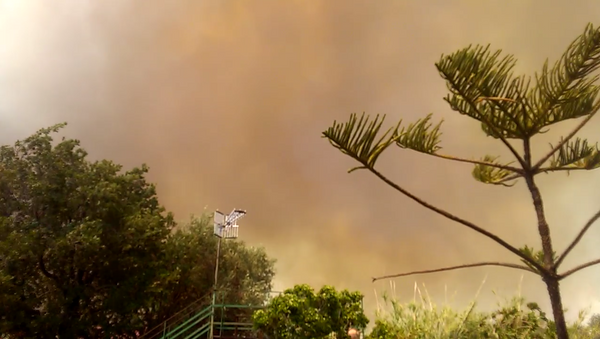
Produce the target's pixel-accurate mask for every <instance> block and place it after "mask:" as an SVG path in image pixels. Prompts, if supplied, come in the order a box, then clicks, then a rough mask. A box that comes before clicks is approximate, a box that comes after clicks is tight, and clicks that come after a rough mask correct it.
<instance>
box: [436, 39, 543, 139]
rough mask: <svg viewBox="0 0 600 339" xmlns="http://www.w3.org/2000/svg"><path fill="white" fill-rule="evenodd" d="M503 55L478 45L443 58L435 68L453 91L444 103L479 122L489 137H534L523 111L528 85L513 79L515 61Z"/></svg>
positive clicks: (528, 118)
mask: <svg viewBox="0 0 600 339" xmlns="http://www.w3.org/2000/svg"><path fill="white" fill-rule="evenodd" d="M500 54H501V51H500V50H499V51H496V52H494V53H490V51H489V45H488V46H486V47H483V46H479V45H477V46H475V47H472V46H469V47H467V48H465V49H462V50H459V51H458V52H455V53H453V54H451V55H448V56H442V57H441V59H440V61H438V62H437V63H436V68H437V69H438V71H439V72H440V75H441V76H442V78H444V79H445V80H446V84H447V87H448V89H449V90H450V94H449V95H447V96H446V98H444V100H445V101H446V102H448V104H449V105H450V107H451V108H452V110H454V111H457V112H459V113H460V114H464V115H467V116H469V117H471V118H473V119H475V120H477V121H480V122H481V123H482V129H483V131H484V132H485V133H486V134H487V135H489V136H492V137H494V138H500V137H503V138H521V139H522V138H524V137H526V136H528V135H530V134H532V133H533V130H532V129H531V123H530V122H529V121H530V117H529V115H528V114H527V112H526V111H525V110H524V109H523V107H524V106H526V104H527V103H526V100H525V93H527V89H528V86H529V81H528V80H527V81H526V79H525V77H517V78H513V76H512V72H511V71H512V69H513V68H514V66H515V59H514V57H513V56H512V55H506V56H504V57H502V58H501V57H500Z"/></svg>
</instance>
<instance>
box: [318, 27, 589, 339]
mask: <svg viewBox="0 0 600 339" xmlns="http://www.w3.org/2000/svg"><path fill="white" fill-rule="evenodd" d="M501 54H502V53H501V51H496V52H491V51H490V48H489V46H487V47H486V46H479V45H477V46H469V47H467V48H464V49H462V50H459V51H457V52H455V53H453V54H450V55H442V57H441V59H440V60H439V61H438V62H437V63H436V64H435V66H436V68H437V70H438V71H439V73H440V75H441V76H442V78H443V79H444V80H445V81H446V84H447V87H448V90H449V92H450V93H449V94H448V95H447V96H446V97H445V101H446V102H448V104H449V105H450V108H451V109H452V110H453V111H456V112H458V113H460V114H462V115H465V116H467V117H470V118H472V119H475V120H477V121H479V122H480V123H481V128H482V130H483V132H484V133H485V134H486V135H488V136H491V137H493V138H495V139H497V140H499V141H500V142H502V144H503V145H504V146H506V148H508V150H509V151H510V152H511V153H512V155H513V156H514V158H515V159H516V164H515V165H513V164H512V163H508V164H503V163H500V162H499V161H498V157H495V156H490V155H486V156H484V157H483V158H482V159H481V160H470V159H463V158H458V157H454V156H450V155H445V154H442V153H440V150H441V147H440V135H441V132H440V127H441V124H442V121H440V122H439V123H437V124H433V123H432V122H431V118H432V116H431V114H430V115H428V116H426V117H425V118H422V119H419V120H418V121H416V122H414V123H411V124H409V125H408V126H403V124H402V121H400V122H398V124H397V125H396V126H394V127H392V128H390V129H388V130H387V132H385V133H383V135H381V134H380V131H381V127H382V123H383V121H384V119H385V116H383V117H382V118H380V117H379V115H378V116H376V117H375V119H370V117H369V116H366V115H365V114H364V113H363V115H362V116H360V117H359V116H357V115H356V114H352V115H351V116H350V119H349V120H348V121H347V122H345V123H339V122H337V121H334V123H333V126H331V127H330V128H328V129H327V130H326V131H325V132H323V136H324V137H325V138H327V139H328V140H329V141H330V142H331V144H332V145H333V146H334V147H336V148H337V149H339V150H340V151H341V152H342V153H344V154H346V155H348V156H350V157H352V158H354V159H355V160H356V161H358V162H359V163H360V164H361V165H360V166H359V167H355V168H353V169H351V170H350V171H349V172H352V171H354V170H357V169H366V170H368V171H370V172H372V173H373V174H374V175H376V176H377V177H378V178H379V179H381V180H382V181H383V182H385V183H386V184H387V185H389V186H391V187H392V188H394V189H395V190H397V191H398V192H400V193H401V194H403V195H405V196H407V197H409V198H410V199H412V200H413V201H415V202H417V203H418V204H420V205H422V206H423V207H425V208H427V209H429V210H431V211H433V212H435V213H438V214H440V215H442V216H444V217H446V218H448V219H450V220H452V221H454V222H457V223H459V224H462V225H463V226H465V227H468V228H470V229H471V230H473V231H475V232H477V233H479V234H481V235H483V236H485V237H487V238H489V239H491V240H493V241H495V242H496V243H498V244H500V245H501V246H502V247H504V248H505V249H507V250H508V251H510V252H512V253H513V254H514V255H516V256H517V257H519V258H520V260H521V261H522V262H523V263H524V265H520V264H514V263H507V262H478V263H472V264H466V265H460V266H453V267H444V268H439V269H433V270H424V271H416V272H407V273H402V274H396V275H389V276H384V277H378V278H373V281H375V280H378V279H384V278H392V277H400V276H407V275H414V274H424V273H434V272H442V271H448V270H455V269H461V268H468V267H479V266H503V267H509V268H513V269H519V270H524V271H528V272H531V273H534V274H537V275H538V276H540V277H541V279H542V280H543V282H544V283H545V284H546V286H547V289H548V295H549V297H550V302H551V304H552V312H553V314H554V319H555V324H556V332H557V336H558V338H560V339H566V338H568V333H567V325H566V322H565V317H564V310H563V306H562V300H561V293H560V287H559V283H560V281H561V280H562V279H565V278H566V277H568V276H570V275H572V274H574V273H576V272H578V271H580V270H582V269H584V268H587V267H590V266H592V265H596V264H599V263H600V259H598V260H593V261H590V262H587V263H584V264H581V265H579V266H577V267H574V268H572V269H569V270H566V271H563V272H561V273H558V268H559V267H560V265H561V264H562V262H563V261H564V259H565V258H566V257H567V256H568V255H569V253H570V252H571V251H572V250H573V248H574V247H575V246H576V245H577V243H579V241H580V240H581V239H582V237H583V236H584V234H585V233H586V232H587V231H588V230H589V228H590V227H591V226H592V224H593V223H594V222H595V221H596V220H597V219H598V218H600V211H598V212H597V213H596V214H594V215H593V216H592V217H591V218H590V219H589V221H588V222H587V223H586V224H585V225H584V226H583V227H582V229H581V230H580V231H579V233H578V234H577V236H576V237H575V239H574V240H573V241H572V242H571V243H570V244H569V246H568V247H567V248H566V249H565V251H564V252H563V253H562V254H561V255H559V256H557V255H556V252H555V250H554V248H553V244H552V238H551V234H550V227H549V225H548V221H547V220H546V215H545V212H544V204H543V201H542V196H541V194H540V190H539V188H538V185H537V184H536V181H535V178H536V176H537V175H538V174H541V173H551V172H560V171H567V172H569V171H575V170H591V169H595V168H598V167H600V153H599V150H598V148H597V146H596V145H592V144H590V143H589V142H588V141H587V140H585V139H582V138H579V137H576V134H577V133H578V132H579V131H580V130H581V128H582V127H583V126H585V125H586V124H587V123H588V122H589V121H590V120H591V119H592V118H593V117H594V115H595V114H596V113H597V112H598V110H599V109H600V100H598V93H599V91H600V87H598V86H597V85H596V82H597V80H598V75H596V74H595V71H596V70H597V69H598V67H599V66H600V29H597V28H596V29H595V28H594V27H593V26H592V25H591V24H589V25H588V26H587V27H586V29H585V31H584V33H583V34H582V35H580V36H579V37H578V38H577V39H575V40H574V41H573V43H571V45H570V46H569V47H568V48H567V50H566V52H565V53H564V54H563V55H562V57H561V58H560V59H559V60H558V61H557V62H556V63H555V64H554V65H553V66H552V67H550V66H549V64H548V61H547V60H546V62H545V64H544V66H543V67H542V71H541V73H539V74H538V73H536V74H535V76H534V78H533V81H532V79H531V77H527V76H525V75H521V76H518V77H517V76H514V75H513V72H512V70H513V68H514V66H515V62H516V60H515V58H514V57H513V56H512V55H506V56H502V55H501ZM569 119H580V120H581V121H580V123H579V124H578V125H577V126H576V127H575V128H574V129H573V130H572V131H571V132H570V133H568V134H567V135H565V136H563V137H561V138H560V139H559V140H558V141H557V142H556V144H555V145H550V150H549V151H548V152H547V153H546V154H542V155H541V157H539V158H538V159H537V160H533V155H532V147H531V142H532V139H533V137H534V136H536V135H538V134H540V133H543V132H545V131H546V130H547V129H548V128H549V127H550V126H551V125H553V124H556V123H558V122H561V121H565V120H569ZM380 135H381V136H380ZM511 140H516V141H519V143H520V145H521V151H518V148H517V147H516V146H514V145H513V143H511ZM391 145H397V146H399V147H400V148H403V149H411V150H414V151H417V152H420V153H424V154H428V155H431V156H434V157H438V158H442V159H446V160H449V161H457V162H462V163H470V164H472V165H474V169H473V177H474V178H475V179H476V180H478V181H480V182H482V183H486V184H492V185H501V186H505V187H511V186H513V185H514V184H515V183H516V181H518V180H520V179H523V180H524V181H525V183H526V185H527V188H528V189H529V192H530V193H531V199H532V203H533V207H534V209H535V212H536V216H537V229H538V233H539V236H540V240H541V250H539V251H536V250H534V249H533V248H531V247H529V246H524V247H522V248H517V247H515V246H513V245H511V244H509V243H508V242H507V241H506V240H503V239H502V238H500V237H499V236H498V235H496V234H494V233H492V232H490V231H487V230H486V229H484V228H483V227H481V226H478V225H476V224H474V223H472V222H470V221H467V220H465V219H463V218H461V217H458V216H456V215H454V214H452V213H450V212H447V211H445V210H443V209H441V208H439V207H436V206H434V205H432V204H430V203H428V202H426V201H424V200H423V199H421V198H419V197H417V196H416V195H414V194H413V193H411V192H409V191H408V190H406V189H404V188H403V187H401V186H399V185H398V184H396V183H395V182H393V181H392V180H390V179H388V178H387V177H386V176H385V175H383V174H382V173H381V172H379V171H378V170H377V169H376V168H375V164H376V162H377V159H378V158H379V156H380V155H381V154H382V153H383V151H385V150H386V149H388V147H389V146H391Z"/></svg>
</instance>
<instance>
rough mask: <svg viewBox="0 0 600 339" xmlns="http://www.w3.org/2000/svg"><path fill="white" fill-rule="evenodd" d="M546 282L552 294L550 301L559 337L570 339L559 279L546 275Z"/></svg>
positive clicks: (549, 293)
mask: <svg viewBox="0 0 600 339" xmlns="http://www.w3.org/2000/svg"><path fill="white" fill-rule="evenodd" d="M544 282H545V283H546V287H547V288H548V295H550V303H551V304H552V314H553V315H554V323H555V325H556V334H557V336H558V339H569V333H568V332H567V322H566V321H565V311H564V309H563V305H562V299H561V296H560V288H559V282H558V279H557V278H554V277H544Z"/></svg>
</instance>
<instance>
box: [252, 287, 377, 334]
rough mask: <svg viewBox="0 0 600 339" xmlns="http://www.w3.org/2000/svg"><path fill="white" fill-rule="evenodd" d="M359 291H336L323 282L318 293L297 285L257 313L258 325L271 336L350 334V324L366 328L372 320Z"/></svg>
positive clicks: (256, 323)
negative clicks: (367, 313)
mask: <svg viewBox="0 0 600 339" xmlns="http://www.w3.org/2000/svg"><path fill="white" fill-rule="evenodd" d="M362 299H363V296H362V294H361V293H359V292H349V291H348V290H343V291H339V292H338V291H336V290H335V288H333V287H331V286H324V287H323V288H321V290H319V291H318V292H316V293H315V291H314V290H313V289H312V288H311V287H310V286H308V285H296V286H295V287H294V288H292V289H288V290H286V291H284V292H283V293H282V294H281V295H279V296H276V297H275V298H273V299H272V300H271V302H270V303H269V304H268V306H267V308H266V309H265V310H259V311H256V312H255V313H254V316H253V320H254V326H255V328H256V329H258V330H260V331H261V332H263V333H264V334H266V335H267V337H269V338H273V339H277V338H306V339H309V338H310V339H318V338H327V337H328V336H329V335H331V334H332V333H334V334H335V335H336V338H347V337H348V334H347V333H348V330H349V329H350V328H359V329H364V328H365V327H366V326H367V324H368V322H369V320H368V319H367V317H366V316H365V315H364V313H363V309H362Z"/></svg>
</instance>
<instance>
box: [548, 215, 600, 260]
mask: <svg viewBox="0 0 600 339" xmlns="http://www.w3.org/2000/svg"><path fill="white" fill-rule="evenodd" d="M599 218H600V210H599V211H598V212H596V214H594V215H593V216H592V217H591V218H590V220H588V222H587V223H586V224H585V226H583V228H582V229H581V231H579V234H577V236H576V237H575V239H573V241H572V242H571V244H569V246H568V247H567V249H566V250H565V252H564V253H563V254H561V255H560V257H558V260H556V264H555V266H556V268H558V266H560V264H562V262H563V260H565V258H566V257H567V255H568V254H569V253H570V252H571V251H572V250H573V249H574V248H575V246H577V244H578V243H579V242H580V241H581V239H582V238H583V236H584V235H585V233H586V232H587V231H588V230H589V229H590V227H592V225H593V224H594V223H595V222H596V220H598V219H599Z"/></svg>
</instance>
